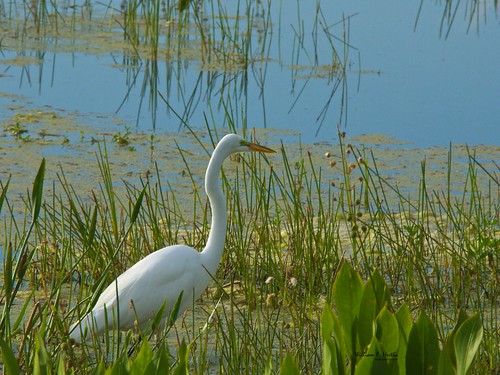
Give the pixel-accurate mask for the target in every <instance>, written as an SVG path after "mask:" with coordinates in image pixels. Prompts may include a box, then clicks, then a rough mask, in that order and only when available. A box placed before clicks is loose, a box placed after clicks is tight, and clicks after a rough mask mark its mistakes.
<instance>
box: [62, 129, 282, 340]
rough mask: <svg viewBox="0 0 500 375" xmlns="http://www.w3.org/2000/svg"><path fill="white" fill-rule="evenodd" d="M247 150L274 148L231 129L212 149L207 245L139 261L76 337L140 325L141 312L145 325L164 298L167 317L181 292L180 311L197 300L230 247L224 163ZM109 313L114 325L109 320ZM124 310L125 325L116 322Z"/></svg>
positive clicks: (78, 326)
mask: <svg viewBox="0 0 500 375" xmlns="http://www.w3.org/2000/svg"><path fill="white" fill-rule="evenodd" d="M245 151H258V152H274V151H273V150H271V149H269V148H266V147H263V146H260V145H257V144H255V143H251V142H247V141H245V140H244V139H243V138H241V137H240V136H238V135H236V134H228V135H226V136H225V137H224V138H222V139H221V141H220V142H219V143H218V144H217V147H216V148H215V150H214V153H213V154H212V157H211V159H210V162H209V164H208V168H207V172H206V175H205V190H206V193H207V196H208V198H209V200H210V205H211V208H212V225H211V228H210V234H209V236H208V241H207V244H206V246H205V248H204V249H203V251H201V252H198V251H197V250H195V249H193V248H191V247H189V246H185V245H174V246H168V247H165V248H163V249H161V250H157V251H155V252H154V253H152V254H150V255H148V256H147V257H145V258H144V259H142V260H140V261H139V262H137V263H136V264H134V265H133V266H132V267H131V268H129V269H128V270H127V271H125V272H124V273H122V274H121V275H120V276H118V278H117V279H116V280H115V281H113V282H112V283H111V284H110V285H109V286H108V287H107V288H106V289H105V290H104V292H102V294H101V295H100V297H99V299H98V300H97V303H96V305H95V306H94V308H93V309H92V311H91V312H90V313H88V314H87V315H86V316H84V317H83V318H82V319H81V320H80V321H79V322H76V323H75V324H73V325H72V326H71V328H70V337H71V338H72V339H74V340H75V341H76V342H81V341H82V340H84V339H85V338H86V337H87V336H84V335H86V334H87V335H88V332H92V333H93V334H97V335H99V334H102V333H103V332H104V331H105V330H106V329H107V328H110V329H111V328H119V329H120V330H128V329H130V328H132V327H133V326H134V322H135V320H136V314H137V320H138V323H139V325H140V326H141V327H142V328H144V327H145V326H146V325H147V323H148V321H149V320H150V319H152V318H153V317H154V316H155V315H156V313H157V312H158V311H159V309H160V308H161V307H162V306H163V305H164V304H165V310H164V316H163V318H166V317H167V316H168V314H169V313H170V311H171V310H172V308H173V307H174V305H175V303H176V302H177V299H178V297H179V295H180V294H181V292H182V293H183V296H182V300H181V303H180V307H179V314H180V313H182V312H183V311H184V310H185V309H187V308H188V307H189V306H191V305H192V303H193V301H194V300H196V299H197V298H198V297H199V296H200V295H201V294H202V293H203V291H204V290H205V289H206V287H207V286H208V284H209V282H210V279H211V278H212V276H213V275H215V272H216V271H217V267H218V265H219V262H220V259H221V256H222V252H223V250H224V243H225V240H226V224H227V213H226V204H225V197H224V194H223V192H222V189H221V187H220V182H219V173H220V169H221V167H222V163H223V161H224V160H225V159H226V158H227V157H228V156H229V155H231V154H233V153H236V152H245ZM131 301H132V302H133V306H134V308H135V312H134V309H133V308H132V305H131ZM106 314H107V322H108V324H109V325H110V326H109V327H106V323H105V322H106V319H105V318H106ZM118 316H119V321H118V323H119V325H118V324H116V325H115V326H113V325H112V322H113V320H115V321H117V320H118Z"/></svg>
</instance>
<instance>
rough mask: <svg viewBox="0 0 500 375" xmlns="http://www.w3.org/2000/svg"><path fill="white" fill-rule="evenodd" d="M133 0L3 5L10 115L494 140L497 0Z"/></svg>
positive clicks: (321, 135)
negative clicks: (452, 4)
mask: <svg viewBox="0 0 500 375" xmlns="http://www.w3.org/2000/svg"><path fill="white" fill-rule="evenodd" d="M133 4H136V3H135V2H134V1H129V2H128V3H127V4H120V3H111V4H109V5H106V6H103V5H102V4H101V3H97V2H96V3H93V2H85V3H84V4H83V5H82V6H78V5H74V4H69V3H63V4H62V5H60V6H59V7H58V9H57V13H56V12H55V11H54V9H49V8H45V9H44V10H38V9H25V8H23V6H25V5H22V4H18V3H17V2H12V3H9V4H7V6H4V8H5V9H4V11H3V12H2V14H3V15H4V16H3V17H2V19H1V21H2V22H1V27H2V34H3V37H2V41H1V52H2V55H3V59H2V61H1V62H0V63H1V65H2V76H1V77H0V82H1V92H2V94H3V96H2V97H1V98H0V115H1V116H2V117H3V118H4V119H7V118H9V117H10V116H11V113H10V112H11V111H13V110H14V111H18V112H23V110H24V111H29V109H28V108H33V107H43V106H49V107H54V108H57V109H61V110H64V111H75V110H77V111H79V112H80V113H84V114H88V115H89V120H88V121H89V122H90V121H92V122H97V123H99V121H100V118H103V117H107V118H110V117H112V118H117V119H119V120H118V121H120V122H124V123H125V124H127V125H128V126H129V127H131V128H133V129H134V128H135V129H136V130H137V131H139V132H143V131H146V132H149V131H153V130H154V131H155V132H169V131H177V130H179V129H181V128H183V127H184V126H185V125H189V126H191V127H195V128H196V127H205V126H209V127H225V128H238V129H249V128H254V127H256V128H263V127H267V128H278V129H286V130H294V131H298V132H301V133H302V140H303V141H305V142H316V141H318V140H324V139H328V140H333V139H335V137H336V128H337V124H340V125H341V126H344V127H347V128H348V130H349V132H350V133H351V134H353V135H355V134H362V133H385V134H389V135H392V136H395V137H397V138H400V139H403V140H410V141H413V142H415V143H416V145H417V146H429V145H436V144H438V145H442V144H446V143H448V142H449V141H452V142H455V143H465V142H469V143H491V142H492V137H491V134H493V133H494V132H495V129H496V127H497V125H498V124H497V119H498V118H500V109H499V107H498V105H496V98H497V97H498V87H500V81H499V80H500V78H499V77H500V76H499V75H498V74H496V67H497V66H498V61H499V60H500V51H498V49H495V48H491V47H492V46H493V45H494V43H495V41H497V40H498V37H499V34H500V29H499V27H498V20H497V19H496V17H495V11H494V9H493V8H492V9H489V8H487V7H486V8H485V9H479V10H480V11H481V12H483V13H482V14H484V15H488V16H489V17H490V18H489V19H488V20H489V21H488V22H486V23H483V22H480V21H479V20H477V21H474V19H473V18H471V17H466V18H465V20H463V19H457V16H456V14H465V15H466V16H468V15H469V13H467V12H469V11H470V12H472V13H473V14H477V10H478V9H477V8H474V7H472V8H471V7H470V6H469V7H468V8H467V7H465V8H464V9H462V8H458V9H457V12H455V13H453V16H451V15H450V12H447V10H448V8H446V7H445V8H444V11H443V8H439V7H438V6H436V5H435V4H434V3H427V2H425V3H424V2H422V3H421V4H415V5H412V6H409V5H407V4H400V3H398V2H395V1H387V2H384V4H373V3H372V2H369V1H362V2H356V3H352V2H348V1H344V0H336V1H333V2H329V1H328V2H327V1H320V2H317V3H316V4H315V5H314V6H311V5H309V4H306V3H304V2H302V1H297V2H293V3H292V4H283V3H282V2H278V1H274V2H270V3H267V4H265V3H264V2H254V3H253V2H252V3H249V2H246V3H245V4H243V3H241V2H230V4H221V2H199V3H197V5H192V7H191V8H190V9H189V11H184V13H179V11H178V9H177V7H176V4H174V3H170V2H169V1H167V2H160V3H159V2H155V1H152V2H148V7H151V9H149V8H148V9H142V8H141V9H140V10H138V11H136V12H133V11H131V9H135V8H134V7H133V6H132V5H133ZM473 4H474V6H479V5H478V4H477V3H476V2H473ZM33 6H34V5H33ZM52 6H53V5H52ZM7 10H8V11H7ZM459 12H461V13H459ZM490 14H491V16H490ZM22 19H24V20H26V21H25V22H24V23H23V21H20V20H22ZM417 21H418V22H417ZM451 25H453V28H451ZM471 25H472V26H473V27H472V29H474V30H475V28H476V27H477V28H478V29H479V33H474V32H471V31H470V30H469V29H471ZM467 31H469V33H468V34H467ZM440 34H441V35H442V37H441V38H440ZM444 36H446V39H445V38H444ZM479 67H480V69H479ZM13 94H16V95H20V96H15V97H13V96H11V95H13ZM159 94H161V97H163V98H164V100H162V98H161V97H160V95H159ZM472 129H474V131H472ZM493 142H494V143H495V141H494V140H493ZM496 143H497V142H496Z"/></svg>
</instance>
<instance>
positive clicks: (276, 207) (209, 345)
mask: <svg viewBox="0 0 500 375" xmlns="http://www.w3.org/2000/svg"><path fill="white" fill-rule="evenodd" d="M217 138H218V137H217V135H216V134H211V135H210V136H209V139H212V142H209V143H208V144H207V143H200V147H202V149H205V150H206V149H211V148H212V144H213V143H215V141H216V139H217ZM196 139H200V138H196ZM200 142H201V139H200ZM115 147H116V146H115ZM278 148H279V149H280V153H279V155H277V156H275V157H274V158H269V159H266V158H263V157H261V156H256V155H245V156H242V157H238V158H235V159H234V160H232V161H229V162H227V163H226V164H225V167H224V174H223V181H222V184H223V188H224V190H225V192H226V195H227V199H228V210H229V223H228V239H227V244H226V250H225V252H224V256H223V259H222V262H221V266H220V267H219V270H218V272H217V275H215V277H214V280H213V283H212V285H211V287H210V288H209V289H208V290H207V292H206V293H205V294H204V295H203V296H202V298H201V301H199V302H197V301H193V310H190V311H188V312H186V313H185V314H183V316H182V317H180V318H179V319H178V321H177V323H176V324H175V325H174V326H173V327H171V328H169V329H168V330H167V331H166V332H165V334H164V335H160V336H159V337H158V338H156V339H155V338H154V337H151V338H150V340H151V341H150V343H151V350H152V351H153V353H157V355H161V353H164V354H163V355H161V356H162V358H163V357H166V358H168V362H169V363H170V366H178V365H180V364H181V363H182V361H181V359H180V358H181V357H182V358H188V362H187V366H188V367H189V369H190V371H191V372H195V373H206V372H209V371H213V372H217V373H219V372H225V373H249V374H250V373H252V374H254V373H259V374H261V373H264V372H265V371H266V369H267V370H269V369H271V370H274V371H276V370H277V369H279V367H280V365H281V363H282V362H283V361H284V359H285V357H286V354H287V353H292V354H293V358H294V361H295V362H296V364H297V365H298V367H299V368H300V370H301V371H302V372H303V373H318V372H319V371H320V369H321V363H322V351H321V347H322V339H321V334H320V320H319V317H320V316H321V312H322V310H323V308H324V305H325V303H326V302H327V303H328V304H330V305H331V304H332V285H333V283H334V281H335V276H336V274H337V271H338V267H339V265H340V263H341V261H342V260H343V259H345V260H347V261H349V262H350V263H351V264H352V265H353V266H354V267H355V268H356V269H357V270H358V271H359V272H360V273H361V274H362V275H364V278H367V277H368V275H370V274H371V273H373V271H374V270H377V271H378V272H379V273H380V274H381V275H384V277H385V280H386V282H387V283H388V285H389V287H390V291H391V294H392V297H393V301H395V306H394V308H398V307H399V306H400V305H401V304H402V303H404V302H406V303H407V304H408V305H409V306H410V308H411V310H412V312H413V314H414V316H416V315H418V313H419V311H421V310H424V311H426V312H427V314H428V316H429V317H431V319H432V320H433V321H434V322H435V324H436V325H437V327H438V337H439V338H440V339H441V342H443V340H444V338H445V337H446V336H447V333H448V332H449V330H450V327H452V326H453V323H454V322H455V321H456V319H457V315H458V311H459V310H460V309H465V310H467V311H470V312H476V311H477V312H479V313H480V314H481V319H482V321H483V326H484V340H483V342H482V344H481V346H480V350H479V355H478V356H477V358H476V361H475V363H474V370H473V372H477V373H485V372H495V371H496V370H498V367H497V364H498V363H499V361H498V359H499V346H498V314H499V311H498V298H499V296H498V288H497V287H496V285H497V283H498V281H499V274H498V272H499V266H498V264H499V263H498V262H499V258H498V256H499V252H498V249H499V244H498V243H499V238H498V235H499V224H498V217H499V208H500V207H499V202H498V196H499V185H498V179H497V175H498V170H495V169H491V168H490V167H486V166H485V165H483V164H482V163H481V162H480V161H479V160H480V159H479V158H478V156H477V155H475V154H474V153H473V152H472V151H470V152H469V157H468V165H467V175H466V183H465V185H464V186H463V188H462V191H461V192H455V191H454V190H455V189H453V188H452V186H455V183H454V181H453V177H454V176H453V173H451V171H452V170H453V155H452V149H451V148H450V151H449V159H448V171H449V172H448V173H447V176H448V177H447V178H448V180H447V181H443V184H442V186H443V187H444V189H443V190H441V191H431V190H429V189H428V187H427V179H426V174H427V166H426V162H425V160H424V161H422V165H421V176H420V186H419V188H418V190H417V192H416V194H414V195H413V196H409V195H408V194H407V193H406V192H402V191H399V189H398V187H397V186H394V185H392V184H391V183H390V182H388V181H387V180H386V179H384V178H383V175H382V174H381V173H380V172H378V166H377V161H376V160H377V158H376V155H374V154H373V153H372V152H371V151H370V150H369V149H358V148H356V147H354V146H351V145H348V144H345V141H344V138H343V135H342V134H339V145H338V147H336V148H335V150H333V151H332V156H331V158H330V159H328V160H332V158H333V159H335V160H336V163H335V166H334V167H321V165H318V161H317V160H318V159H317V158H315V157H314V155H313V154H312V153H311V152H309V151H305V149H304V151H301V152H299V153H298V154H297V153H293V155H290V150H291V148H292V147H291V146H290V145H281V147H279V146H278ZM299 149H302V147H301V145H299ZM177 150H178V157H179V163H181V164H184V172H183V173H182V174H181V176H180V177H179V178H180V179H183V180H184V182H187V183H188V184H189V185H191V187H192V189H191V191H188V190H186V189H183V190H176V188H175V183H173V182H167V183H165V180H164V179H163V178H162V171H161V170H159V169H158V167H156V168H155V169H154V172H153V173H150V174H148V175H147V176H146V177H145V178H143V179H142V180H140V181H139V183H135V184H130V183H126V182H125V183H124V184H123V188H122V189H120V190H119V191H118V190H116V186H117V179H116V177H115V176H114V175H113V171H112V167H111V166H110V163H109V156H108V153H107V148H106V146H105V145H104V144H103V145H102V146H101V147H100V152H99V154H98V156H97V160H98V163H99V170H100V175H101V178H100V182H99V183H98V185H96V187H95V189H94V190H93V192H92V193H90V195H82V193H81V192H80V191H79V190H78V187H77V186H76V185H73V184H72V183H71V182H70V181H68V179H67V178H66V175H65V172H64V170H60V171H59V173H58V176H59V177H58V179H57V180H55V181H54V182H53V183H52V184H51V186H47V184H46V183H45V184H44V178H43V177H44V174H45V171H46V169H47V168H48V167H47V166H46V165H45V163H42V165H41V166H40V168H39V172H38V174H37V176H36V177H35V178H34V184H33V188H32V189H30V194H29V195H28V196H27V198H26V200H25V209H24V214H22V215H18V214H14V207H13V206H12V204H11V203H10V201H9V183H10V181H9V180H8V181H6V182H2V185H1V188H2V190H1V194H0V208H1V210H2V211H1V214H2V227H3V230H4V232H5V236H4V241H3V248H2V249H3V258H4V262H3V283H2V286H1V297H0V301H1V304H2V319H1V322H2V323H1V325H0V328H1V331H2V332H1V334H2V335H1V336H2V338H3V340H4V341H5V342H6V343H7V345H8V346H9V347H11V348H12V349H13V354H14V355H15V358H16V361H17V362H18V363H19V366H20V368H21V369H23V371H27V372H30V369H33V366H34V365H35V363H36V361H39V358H38V359H36V358H35V354H34V353H38V354H36V355H37V356H39V355H40V350H41V348H43V350H45V352H46V356H47V357H48V358H51V362H50V363H51V365H50V366H52V368H53V369H55V368H56V367H57V366H63V367H65V368H66V369H67V370H68V371H75V372H77V373H88V372H89V371H94V370H95V371H97V368H98V367H99V366H101V367H102V366H104V367H102V368H105V367H109V366H112V365H113V364H115V365H116V363H121V362H120V361H125V362H126V361H127V359H126V358H130V360H133V359H134V358H137V356H139V354H138V353H140V352H141V351H142V350H146V349H141V348H142V346H141V344H137V343H134V342H136V339H137V338H136V334H137V333H136V332H135V333H134V332H129V333H128V334H120V335H116V334H113V333H112V332H109V333H107V334H105V335H104V337H102V338H98V339H94V340H93V341H88V342H86V343H84V344H82V345H81V346H78V347H74V346H72V345H71V344H70V343H69V341H68V338H67V332H68V327H69V325H70V323H71V322H74V321H76V320H77V319H79V317H80V316H82V315H83V314H84V313H85V311H87V310H88V309H89V308H90V307H91V306H92V305H93V303H95V299H96V297H97V296H98V294H99V292H100V290H102V288H103V287H105V286H106V285H107V284H108V283H109V282H110V281H111V280H113V279H114V278H115V277H116V276H118V275H119V274H120V273H122V272H123V271H124V270H126V269H127V268H129V267H130V266H131V265H132V264H134V263H135V262H137V261H138V260H139V259H142V258H143V257H144V256H145V255H147V254H149V253H151V252H153V251H155V250H156V249H158V248H161V247H163V246H165V245H169V244H174V243H186V244H189V245H191V246H195V247H197V248H202V247H203V244H204V243H205V241H206V239H207V236H208V229H209V228H208V227H209V222H210V220H209V219H210V212H209V206H208V203H207V199H206V197H205V195H204V192H203V190H202V186H201V185H200V183H201V177H202V176H197V175H195V173H197V172H196V171H195V170H194V169H192V165H191V163H190V156H189V152H190V151H187V150H185V149H183V148H182V147H181V146H177ZM50 168H52V167H50ZM493 168H494V167H493ZM333 174H335V175H336V181H337V184H335V186H333V185H332V184H331V183H330V182H331V180H332V175H333ZM479 180H481V183H479ZM485 186H486V188H484V187H485ZM186 193H188V194H189V195H190V196H191V202H192V206H183V205H182V204H181V203H180V201H181V199H180V198H181V197H182V195H185V194H186ZM391 196H392V198H391ZM394 197H395V198H394ZM16 212H17V211H16ZM143 340H145V338H143ZM183 341H185V342H186V343H187V347H186V350H187V352H186V353H187V354H186V353H184V352H183V353H184V354H183V353H181V352H182V351H181V352H179V350H180V349H179V348H182V342H183ZM242 348H244V349H242ZM127 353H128V354H127ZM155 355H156V354H155ZM141 356H142V354H141ZM186 356H187V357H186ZM139 358H141V357H140V356H139ZM4 360H5V357H4ZM158 360H159V359H158ZM125 362H124V363H125ZM38 363H39V362H38Z"/></svg>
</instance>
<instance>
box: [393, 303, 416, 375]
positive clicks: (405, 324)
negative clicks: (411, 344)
mask: <svg viewBox="0 0 500 375" xmlns="http://www.w3.org/2000/svg"><path fill="white" fill-rule="evenodd" d="M395 316H396V320H397V321H398V326H399V347H398V366H399V373H400V375H405V374H406V349H407V347H408V339H409V338H410V332H411V329H412V327H413V320H412V318H411V313H410V308H409V307H408V305H407V304H406V303H404V304H403V305H402V306H401V307H400V308H399V309H398V311H396V314H395Z"/></svg>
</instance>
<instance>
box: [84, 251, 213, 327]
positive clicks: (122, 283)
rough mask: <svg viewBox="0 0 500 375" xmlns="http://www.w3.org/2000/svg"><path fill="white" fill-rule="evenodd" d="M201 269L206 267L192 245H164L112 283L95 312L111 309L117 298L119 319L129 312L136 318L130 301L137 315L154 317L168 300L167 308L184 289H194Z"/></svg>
mask: <svg viewBox="0 0 500 375" xmlns="http://www.w3.org/2000/svg"><path fill="white" fill-rule="evenodd" d="M200 272H203V268H202V266H201V265H200V260H199V253H198V252H197V251H196V250H194V249H193V248H191V247H188V246H184V245H175V246H169V247H166V248H163V249H161V250H158V251H155V252H154V253H152V254H150V255H148V256H147V257H146V258H144V259H142V260H141V261H139V262H137V263H136V264H134V265H133V266H132V267H131V268H129V269H128V270H127V271H125V272H124V273H123V274H121V275H120V276H119V277H118V278H117V279H116V280H115V281H114V282H112V283H111V284H110V285H109V286H108V287H107V288H106V289H105V290H104V292H103V293H102V294H101V296H100V297H99V299H98V301H97V303H96V305H95V307H94V311H96V310H101V309H104V306H106V309H108V310H109V309H111V308H115V307H116V305H117V299H118V300H119V310H120V320H122V319H126V316H129V315H130V317H129V318H130V319H132V321H133V318H134V317H133V315H134V314H133V311H132V310H131V309H130V302H131V301H133V302H134V307H135V309H136V311H137V315H139V316H148V317H151V314H154V313H155V312H156V311H158V310H159V309H160V308H161V306H162V305H163V304H164V303H165V301H167V306H166V307H167V309H166V310H170V309H171V308H172V307H173V305H174V304H175V302H176V301H177V298H178V296H179V294H180V293H181V291H183V290H185V289H186V288H194V286H195V285H194V279H195V278H196V277H197V276H198V275H199V274H200ZM191 284H193V286H191ZM184 297H187V296H186V293H184V296H183V299H184ZM191 298H192V297H191ZM127 320H128V319H127Z"/></svg>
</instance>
